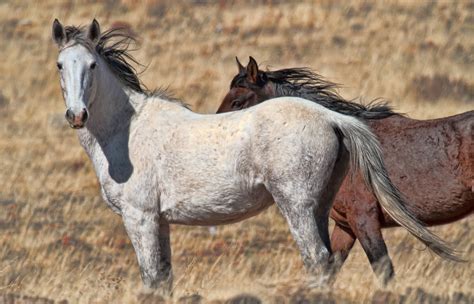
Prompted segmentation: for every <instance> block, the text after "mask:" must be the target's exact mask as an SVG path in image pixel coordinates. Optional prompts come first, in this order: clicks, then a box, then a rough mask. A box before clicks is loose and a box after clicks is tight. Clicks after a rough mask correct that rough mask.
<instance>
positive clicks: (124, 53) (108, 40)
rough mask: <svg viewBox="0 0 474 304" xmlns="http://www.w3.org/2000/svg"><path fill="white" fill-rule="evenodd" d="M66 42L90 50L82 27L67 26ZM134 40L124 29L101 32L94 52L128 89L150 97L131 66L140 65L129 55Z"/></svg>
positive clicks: (89, 44) (90, 44)
mask: <svg viewBox="0 0 474 304" xmlns="http://www.w3.org/2000/svg"><path fill="white" fill-rule="evenodd" d="M65 31H66V39H67V41H68V42H69V41H74V42H76V43H79V44H81V45H84V46H86V47H88V48H89V49H92V48H93V46H92V43H91V41H89V39H87V35H86V31H85V28H84V27H76V26H67V27H66V28H65ZM133 42H135V38H133V37H132V36H130V35H129V34H128V33H127V31H126V30H125V29H122V28H114V29H110V30H107V31H105V32H103V33H102V34H101V35H100V38H99V41H98V42H97V44H96V46H95V51H96V52H97V53H98V54H99V55H100V56H101V57H102V58H103V59H104V60H105V62H107V64H108V66H109V67H110V69H111V70H112V72H113V73H114V74H115V75H116V76H117V77H118V78H119V80H120V81H121V82H122V83H123V84H124V85H125V86H127V87H128V88H130V89H132V90H134V91H136V92H139V93H144V94H147V95H150V94H151V92H150V91H149V90H148V89H147V88H146V87H145V85H144V84H143V83H142V82H141V80H140V78H138V72H137V70H136V69H135V68H134V67H133V66H132V65H131V63H134V64H136V65H140V63H139V62H138V61H137V60H136V59H135V58H133V56H132V55H130V53H129V47H130V45H131V43H133Z"/></svg>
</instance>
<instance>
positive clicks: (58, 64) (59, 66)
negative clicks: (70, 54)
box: [56, 62, 63, 70]
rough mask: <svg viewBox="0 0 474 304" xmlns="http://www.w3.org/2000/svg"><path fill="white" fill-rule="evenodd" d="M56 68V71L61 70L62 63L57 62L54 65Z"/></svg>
mask: <svg viewBox="0 0 474 304" xmlns="http://www.w3.org/2000/svg"><path fill="white" fill-rule="evenodd" d="M56 66H57V67H58V70H62V69H63V65H62V63H59V62H57V63H56Z"/></svg>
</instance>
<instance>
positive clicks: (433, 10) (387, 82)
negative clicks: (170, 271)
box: [0, 0, 474, 303]
mask: <svg viewBox="0 0 474 304" xmlns="http://www.w3.org/2000/svg"><path fill="white" fill-rule="evenodd" d="M55 17H57V18H59V19H60V20H61V21H62V22H63V23H64V24H75V25H79V24H88V23H89V22H90V21H91V20H92V18H94V17H95V18H97V19H98V20H99V22H100V23H101V25H102V28H103V29H105V28H108V27H110V26H113V25H125V26H130V29H131V31H133V33H135V34H136V36H137V38H138V39H139V43H138V47H139V49H138V50H137V51H136V52H135V53H134V54H135V57H136V58H137V59H138V60H139V61H140V62H141V63H143V64H144V65H146V66H147V68H146V71H144V73H143V74H142V79H143V81H144V83H145V84H146V85H147V86H148V87H149V88H153V87H157V86H162V87H170V89H172V91H173V92H174V95H175V96H177V97H179V98H181V99H183V100H184V101H186V102H187V103H188V104H190V105H191V107H192V109H193V110H195V111H198V112H202V113H211V112H213V111H215V110H216V109H217V106H218V104H219V102H220V100H221V99H222V98H223V96H224V94H225V93H226V90H227V88H228V85H229V83H230V80H231V78H232V76H233V75H234V74H235V72H236V66H235V62H234V56H236V55H238V56H239V57H240V58H241V59H242V61H243V62H246V60H247V57H248V55H252V56H254V57H255V58H256V59H257V60H258V61H259V62H263V63H264V66H263V67H265V66H268V67H269V68H272V69H274V68H282V67H292V66H309V67H311V68H313V69H314V70H316V71H318V72H319V73H321V74H322V75H324V76H326V77H327V78H328V79H330V80H333V81H335V82H338V83H342V84H344V87H343V88H342V89H341V91H340V93H341V94H342V95H343V96H345V97H347V98H353V97H357V96H364V98H365V100H366V101H369V100H371V99H373V98H376V97H385V98H388V99H389V100H391V101H392V103H393V105H394V106H395V107H396V109H397V110H399V111H401V112H404V113H407V114H408V115H409V116H411V117H414V118H420V119H427V118H435V117H442V116H447V115H452V114H456V113H460V112H464V111H467V110H472V109H474V2H472V1H458V2H444V1H443V2H440V3H436V2H431V1H429V2H428V1H409V0H405V1H380V2H375V1H374V2H372V1H360V2H359V1H354V2H352V3H349V2H346V1H335V2H333V1H315V2H311V1H307V2H306V1H294V2H293V1H263V0H254V1H250V0H248V1H237V0H235V1H223V0H222V1H206V0H194V1H171V0H170V1H165V0H155V1H153V0H147V1H137V0H122V1H120V0H106V1H103V2H102V3H97V1H91V0H84V1H50V0H45V1H8V0H7V1H0V23H1V31H0V37H1V38H0V39H1V40H0V41H1V43H0V54H1V57H2V59H1V63H0V162H1V169H0V303H3V302H5V303H13V302H15V301H16V302H21V303H25V302H28V301H33V302H35V301H36V302H37V303H47V302H48V301H47V300H45V299H36V300H35V298H36V297H41V298H47V299H50V300H51V301H61V300H67V301H68V302H69V303H78V302H81V303H89V302H90V303H122V302H123V303H135V302H139V301H146V299H144V298H143V296H141V289H142V287H141V286H142V285H141V280H140V276H139V270H138V266H137V263H136V260H135V254H134V252H133V249H132V246H131V244H130V242H129V240H128V238H127V236H126V234H125V231H124V228H123V227H122V223H121V219H120V218H119V217H118V216H117V215H115V214H114V213H113V212H112V211H111V210H109V209H108V207H106V205H105V204H104V202H103V201H102V199H101V197H100V194H99V187H98V183H97V180H96V177H95V174H94V172H93V169H92V166H91V163H90V162H89V160H88V159H87V157H86V154H85V152H84V151H83V150H82V148H81V147H80V145H79V143H78V140H77V137H76V134H75V131H74V130H72V129H70V128H69V127H67V125H66V123H65V121H64V119H63V115H64V111H65V108H64V104H63V100H62V97H61V94H60V87H59V80H58V75H57V72H56V66H55V61H56V55H57V49H56V47H55V45H53V43H52V41H51V33H50V32H51V30H50V29H51V24H52V21H53V20H54V18H55ZM427 178H429V177H427ZM433 230H434V231H436V232H437V233H438V234H439V235H441V236H442V237H444V238H445V239H448V240H450V241H452V242H453V243H455V244H457V245H458V248H459V249H460V250H462V251H464V253H465V256H466V257H467V258H468V259H470V260H473V259H474V222H473V219H472V217H471V218H465V219H463V220H461V221H458V222H456V223H453V224H450V225H445V226H440V227H435V228H433ZM384 236H385V238H386V240H387V244H388V247H389V251H390V254H391V256H392V258H393V261H394V265H395V268H396V273H397V276H396V280H395V281H394V282H393V283H392V284H390V285H389V286H388V287H387V288H382V287H380V286H379V284H378V283H377V281H376V279H375V277H374V275H373V274H372V271H371V269H370V266H369V263H368V261H367V258H366V256H365V254H364V253H363V251H362V250H361V248H360V246H359V245H358V244H356V246H355V248H354V250H353V251H352V253H351V255H350V258H349V259H348V261H347V263H346V264H345V266H344V268H343V271H342V272H341V273H340V275H339V277H338V279H337V281H336V283H335V285H334V287H333V288H332V289H331V290H327V289H325V290H309V289H307V288H306V287H305V274H304V269H303V267H302V263H301V260H300V256H299V253H298V250H297V248H296V245H295V244H294V242H293V240H292V239H291V236H290V234H289V231H288V229H287V226H286V224H285V222H284V220H283V219H282V217H281V216H280V215H279V214H278V212H277V210H276V209H275V208H271V209H270V210H268V211H266V212H264V213H263V214H261V215H259V216H257V217H255V218H252V219H250V220H247V221H244V222H241V223H238V224H234V225H229V226H223V227H218V228H217V233H216V234H215V235H213V236H211V235H210V234H209V232H208V229H207V228H203V227H182V226H173V227H172V250H173V263H174V271H175V287H174V296H173V298H172V299H168V300H167V301H169V302H180V303H198V302H199V301H200V300H202V302H205V303H207V302H211V301H214V302H213V303H223V302H225V301H227V303H243V300H242V298H240V300H242V301H240V302H239V299H238V298H236V296H238V295H242V294H246V295H248V296H247V302H248V303H259V301H261V302H264V303H274V302H278V303H319V302H325V303H333V302H334V301H335V302H337V303H364V302H372V299H373V298H374V300H375V302H377V301H378V302H379V303H395V302H398V301H400V300H399V299H398V300H397V297H398V295H404V297H405V303H414V302H423V301H424V302H423V303H445V302H452V303H454V302H462V303H472V302H474V264H473V263H472V262H468V263H464V264H455V263H452V262H447V261H443V260H441V259H440V258H438V257H435V256H434V255H433V254H431V253H430V252H428V251H427V250H426V249H425V248H424V247H423V246H422V245H421V243H419V242H417V241H416V239H415V238H413V237H412V236H410V235H409V234H408V233H407V232H406V231H405V230H403V229H391V230H386V231H385V232H384ZM155 300H156V299H155ZM193 301H194V302H193ZM252 301H253V302H252Z"/></svg>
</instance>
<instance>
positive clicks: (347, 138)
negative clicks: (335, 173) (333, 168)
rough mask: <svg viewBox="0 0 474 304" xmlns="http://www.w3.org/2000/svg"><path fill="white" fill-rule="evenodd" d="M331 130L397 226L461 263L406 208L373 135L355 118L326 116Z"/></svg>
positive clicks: (446, 256) (454, 251)
mask: <svg viewBox="0 0 474 304" xmlns="http://www.w3.org/2000/svg"><path fill="white" fill-rule="evenodd" d="M330 116H331V119H332V121H333V123H334V124H335V126H334V127H335V128H336V129H337V130H339V131H340V133H342V135H343V137H344V139H343V142H344V145H345V146H346V148H347V149H348V150H349V152H350V156H351V166H352V168H353V170H354V172H355V170H357V169H359V170H360V172H361V173H362V176H363V177H364V180H365V182H366V184H367V186H368V187H369V189H371V190H372V192H373V193H374V194H375V196H376V197H377V199H378V201H379V202H380V205H382V208H383V209H384V210H385V211H386V212H387V213H388V214H389V215H390V216H391V217H392V218H393V219H394V220H395V221H396V222H397V223H398V224H400V225H401V226H403V227H405V228H406V229H407V230H408V231H409V232H410V233H411V234H413V235H414V236H415V237H417V238H418V239H419V240H420V241H422V242H423V243H424V244H426V246H428V248H429V249H431V250H432V251H433V252H434V253H436V254H437V255H439V256H441V257H443V258H445V259H450V260H454V261H463V259H462V258H461V257H460V256H459V253H458V252H457V251H456V250H455V249H453V248H452V247H450V246H449V245H448V244H447V243H446V242H445V241H443V240H442V239H441V238H439V237H438V236H437V235H435V234H434V233H432V232H431V231H429V230H428V229H427V228H425V227H424V225H423V224H422V223H421V222H420V221H419V220H418V219H417V218H416V217H415V216H414V215H413V214H412V213H411V212H410V211H409V210H408V209H407V207H406V206H407V204H406V202H405V200H404V199H403V196H402V194H401V193H400V191H399V190H398V189H397V188H396V187H395V186H394V185H393V184H392V181H391V180H390V178H389V177H388V174H387V170H386V169H385V164H384V161H383V156H382V150H381V148H380V144H379V142H378V140H377V138H376V136H375V135H374V134H373V133H372V132H371V131H370V129H369V128H368V127H367V126H366V125H365V124H364V123H363V122H361V121H359V120H357V119H356V118H353V117H349V116H345V115H330Z"/></svg>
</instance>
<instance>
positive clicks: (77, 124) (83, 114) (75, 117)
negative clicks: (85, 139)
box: [66, 109, 89, 129]
mask: <svg viewBox="0 0 474 304" xmlns="http://www.w3.org/2000/svg"><path fill="white" fill-rule="evenodd" d="M88 118H89V114H88V113H87V109H82V111H80V112H79V113H77V114H75V113H74V111H73V110H71V109H67V111H66V120H67V122H68V123H69V126H71V128H73V129H81V128H83V127H84V126H85V124H86V121H87V119H88Z"/></svg>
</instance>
